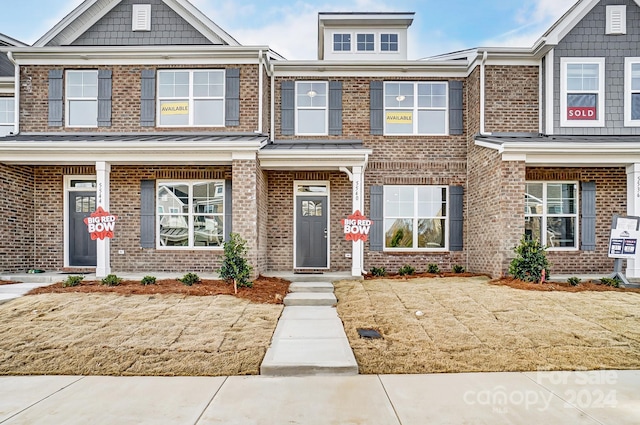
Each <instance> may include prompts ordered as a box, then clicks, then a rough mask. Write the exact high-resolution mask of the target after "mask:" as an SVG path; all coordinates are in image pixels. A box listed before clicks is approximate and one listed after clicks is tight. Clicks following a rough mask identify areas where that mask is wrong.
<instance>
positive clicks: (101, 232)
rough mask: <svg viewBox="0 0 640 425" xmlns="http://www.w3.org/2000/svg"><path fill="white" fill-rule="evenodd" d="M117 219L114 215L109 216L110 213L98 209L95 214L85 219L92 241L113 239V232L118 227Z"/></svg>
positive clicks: (100, 208)
mask: <svg viewBox="0 0 640 425" xmlns="http://www.w3.org/2000/svg"><path fill="white" fill-rule="evenodd" d="M117 219H118V217H116V216H115V215H113V214H109V212H108V211H105V210H104V209H102V207H98V209H96V210H95V212H92V213H91V215H90V216H89V217H87V218H85V219H84V223H85V224H86V225H87V230H88V231H89V233H91V240H92V241H95V240H96V239H100V240H102V239H104V238H109V239H111V238H113V231H114V229H115V227H116V220H117Z"/></svg>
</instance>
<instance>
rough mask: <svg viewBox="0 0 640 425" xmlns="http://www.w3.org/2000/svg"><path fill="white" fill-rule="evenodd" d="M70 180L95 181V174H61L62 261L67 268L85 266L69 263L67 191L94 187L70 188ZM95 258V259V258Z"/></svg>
mask: <svg viewBox="0 0 640 425" xmlns="http://www.w3.org/2000/svg"><path fill="white" fill-rule="evenodd" d="M72 180H87V181H94V182H95V181H96V175H95V174H89V175H65V176H63V181H64V195H63V196H64V201H63V202H62V215H63V223H62V233H63V239H64V242H63V245H64V247H63V257H64V259H63V263H64V267H65V268H68V267H78V268H84V267H85V266H71V265H70V259H69V255H70V247H69V231H70V226H69V212H70V209H69V193H71V192H95V191H96V188H95V187H94V188H86V187H82V188H72V187H70V186H71V181H72ZM96 260H97V259H96Z"/></svg>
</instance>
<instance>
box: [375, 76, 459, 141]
mask: <svg viewBox="0 0 640 425" xmlns="http://www.w3.org/2000/svg"><path fill="white" fill-rule="evenodd" d="M384 114H385V116H384V133H385V134H387V135H410V134H422V135H444V134H447V131H448V117H447V115H448V114H447V83H445V82H433V83H405V82H402V83H385V84H384Z"/></svg>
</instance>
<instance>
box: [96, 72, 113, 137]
mask: <svg viewBox="0 0 640 425" xmlns="http://www.w3.org/2000/svg"><path fill="white" fill-rule="evenodd" d="M98 127H111V70H110V69H100V70H98Z"/></svg>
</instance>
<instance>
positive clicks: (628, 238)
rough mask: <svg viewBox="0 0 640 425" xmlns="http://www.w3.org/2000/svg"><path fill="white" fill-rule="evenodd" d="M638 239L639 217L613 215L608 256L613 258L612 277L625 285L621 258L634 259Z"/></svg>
mask: <svg viewBox="0 0 640 425" xmlns="http://www.w3.org/2000/svg"><path fill="white" fill-rule="evenodd" d="M638 239H640V217H633V216H628V217H620V216H618V215H617V214H616V215H614V216H613V222H612V224H611V237H610V238H609V257H610V258H615V262H614V269H613V273H612V274H611V275H610V277H612V278H616V277H618V278H619V279H620V280H621V281H622V283H624V284H625V285H628V284H629V281H628V280H627V278H626V276H625V275H624V274H623V273H622V260H624V259H630V260H634V259H636V256H637V255H638Z"/></svg>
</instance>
